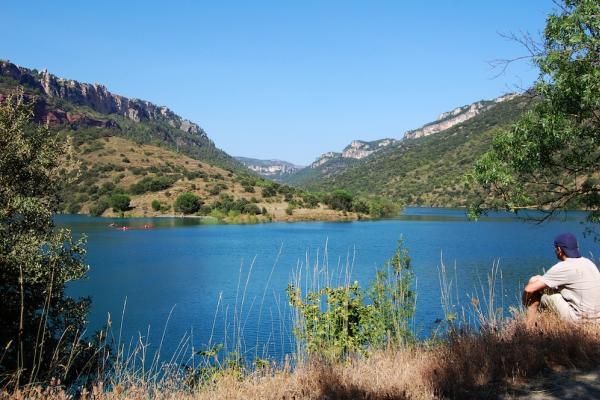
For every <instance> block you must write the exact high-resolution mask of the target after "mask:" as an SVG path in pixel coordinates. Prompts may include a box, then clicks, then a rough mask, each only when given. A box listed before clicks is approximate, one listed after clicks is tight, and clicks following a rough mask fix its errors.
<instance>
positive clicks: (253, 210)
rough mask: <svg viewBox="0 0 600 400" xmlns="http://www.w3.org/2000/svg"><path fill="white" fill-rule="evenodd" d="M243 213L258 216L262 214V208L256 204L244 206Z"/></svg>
mask: <svg viewBox="0 0 600 400" xmlns="http://www.w3.org/2000/svg"><path fill="white" fill-rule="evenodd" d="M242 213H244V214H250V215H257V214H260V208H259V207H258V206H257V205H256V204H254V203H250V204H246V205H245V206H244V209H243V210H242Z"/></svg>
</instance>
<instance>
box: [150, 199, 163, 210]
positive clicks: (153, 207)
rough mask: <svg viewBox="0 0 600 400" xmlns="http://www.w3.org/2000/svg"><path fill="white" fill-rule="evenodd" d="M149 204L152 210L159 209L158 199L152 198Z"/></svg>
mask: <svg viewBox="0 0 600 400" xmlns="http://www.w3.org/2000/svg"><path fill="white" fill-rule="evenodd" d="M151 206H152V209H153V210H154V211H160V206H161V204H160V201H158V200H156V199H154V200H152V204H151Z"/></svg>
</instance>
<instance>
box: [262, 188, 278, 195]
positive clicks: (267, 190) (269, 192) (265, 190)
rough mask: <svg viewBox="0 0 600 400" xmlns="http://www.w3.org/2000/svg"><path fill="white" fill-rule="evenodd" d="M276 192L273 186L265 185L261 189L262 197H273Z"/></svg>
mask: <svg viewBox="0 0 600 400" xmlns="http://www.w3.org/2000/svg"><path fill="white" fill-rule="evenodd" d="M276 194H277V190H276V189H275V187H274V186H266V187H264V188H263V189H262V195H263V197H273V196H275V195H276Z"/></svg>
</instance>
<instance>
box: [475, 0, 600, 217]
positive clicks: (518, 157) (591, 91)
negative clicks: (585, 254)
mask: <svg viewBox="0 0 600 400" xmlns="http://www.w3.org/2000/svg"><path fill="white" fill-rule="evenodd" d="M528 48H529V49H530V50H531V51H532V52H533V54H532V56H533V61H534V63H535V64H536V65H537V66H538V67H539V71H540V75H539V78H538V80H537V81H536V83H535V85H534V88H533V91H532V92H533V93H535V95H536V96H538V97H539V99H540V101H539V102H538V103H537V104H536V106H535V107H534V108H533V110H532V111H530V112H528V113H526V114H525V115H524V116H523V117H522V118H521V119H520V120H519V121H518V122H517V123H516V124H515V125H514V126H512V128H511V129H509V130H505V131H503V132H501V133H500V134H498V135H497V136H496V137H495V138H494V140H493V144H492V149H491V150H490V151H489V152H487V153H486V154H484V155H483V156H482V157H481V158H480V159H479V160H478V161H477V163H476V165H475V167H474V170H473V173H472V175H471V177H470V178H471V182H473V183H475V184H476V186H475V187H474V188H475V191H476V192H477V195H476V197H475V198H474V199H473V200H472V202H471V204H472V205H471V211H472V213H473V214H474V215H478V214H479V213H481V212H485V210H488V209H506V210H509V211H519V210H521V209H524V208H525V209H538V210H544V211H546V212H547V213H546V216H549V215H551V214H552V213H553V212H556V211H558V210H563V209H568V208H582V209H585V210H588V211H589V218H590V220H592V221H595V222H598V221H599V220H600V211H599V210H600V146H599V144H600V3H598V1H597V0H565V1H564V2H563V3H562V4H561V9H560V11H559V12H558V13H556V14H553V15H550V16H549V17H548V19H547V23H546V27H545V30H544V41H543V45H541V46H535V45H529V46H528Z"/></svg>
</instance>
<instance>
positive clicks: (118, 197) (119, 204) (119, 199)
mask: <svg viewBox="0 0 600 400" xmlns="http://www.w3.org/2000/svg"><path fill="white" fill-rule="evenodd" d="M130 203H131V199H130V198H129V196H127V195H126V194H122V193H115V194H113V195H112V196H110V206H111V207H112V209H113V211H114V212H120V213H122V212H124V211H127V210H130V209H131V206H130Z"/></svg>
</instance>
